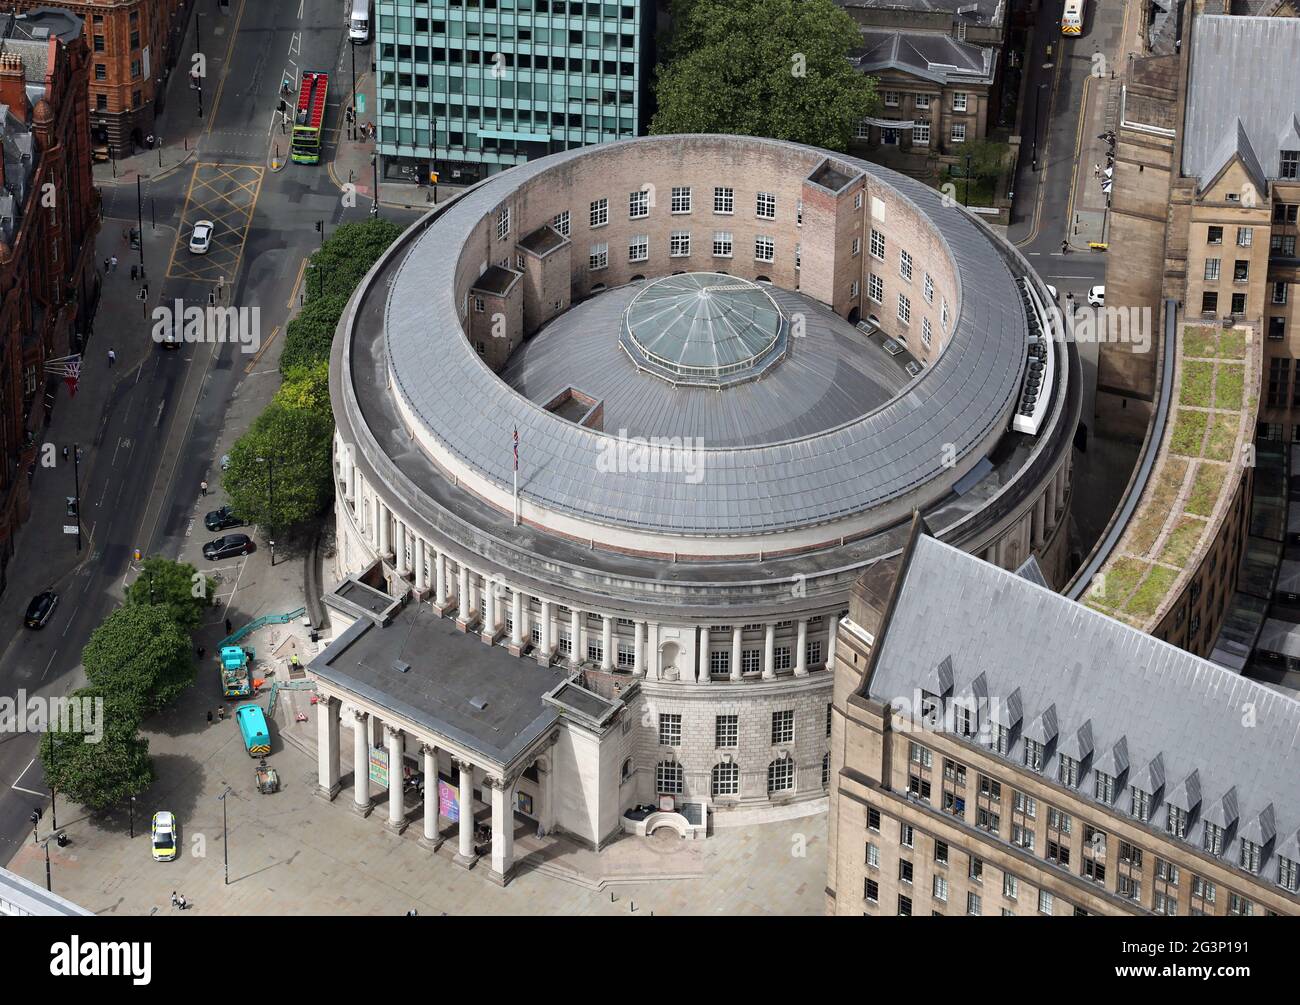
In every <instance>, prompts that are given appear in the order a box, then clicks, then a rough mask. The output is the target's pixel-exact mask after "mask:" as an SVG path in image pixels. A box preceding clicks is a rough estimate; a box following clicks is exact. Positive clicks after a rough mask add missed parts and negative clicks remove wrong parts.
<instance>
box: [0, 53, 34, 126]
mask: <svg viewBox="0 0 1300 1005" xmlns="http://www.w3.org/2000/svg"><path fill="white" fill-rule="evenodd" d="M0 105H8V106H9V111H10V114H12V115H13V116H14V118H16V119H20V120H22V121H23V122H24V123H27V122H30V121H31V111H32V109H31V105H29V104H28V102H27V69H26V67H24V66H23V61H22V58H21V57H20V56H17V55H15V54H13V53H5V54H4V55H2V56H0Z"/></svg>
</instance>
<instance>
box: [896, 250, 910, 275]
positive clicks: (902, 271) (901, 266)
mask: <svg viewBox="0 0 1300 1005" xmlns="http://www.w3.org/2000/svg"><path fill="white" fill-rule="evenodd" d="M898 274H899V275H900V276H902V277H903V278H904V279H906V280H907V281H908V282H909V283H910V282H911V281H912V256H911V255H910V254H908V253H907V252H906V251H903V250H902V249H901V248H900V249H899V252H898Z"/></svg>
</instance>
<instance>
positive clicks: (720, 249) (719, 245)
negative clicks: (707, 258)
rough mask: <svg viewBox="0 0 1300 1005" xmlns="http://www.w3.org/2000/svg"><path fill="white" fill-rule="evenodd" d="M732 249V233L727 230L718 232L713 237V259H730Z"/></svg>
mask: <svg viewBox="0 0 1300 1005" xmlns="http://www.w3.org/2000/svg"><path fill="white" fill-rule="evenodd" d="M731 248H732V242H731V232H730V231H727V230H719V231H716V232H715V233H714V235H713V257H714V258H730V257H731Z"/></svg>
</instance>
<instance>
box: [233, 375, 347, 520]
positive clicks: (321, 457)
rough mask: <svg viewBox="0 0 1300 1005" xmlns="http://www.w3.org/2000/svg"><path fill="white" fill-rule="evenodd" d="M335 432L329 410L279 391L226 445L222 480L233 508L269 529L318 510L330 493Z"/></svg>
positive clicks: (304, 518)
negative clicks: (302, 404)
mask: <svg viewBox="0 0 1300 1005" xmlns="http://www.w3.org/2000/svg"><path fill="white" fill-rule="evenodd" d="M333 437H334V423H333V421H332V420H331V419H330V418H329V416H328V415H321V414H320V413H319V411H317V410H314V409H311V408H299V407H294V406H293V405H291V404H286V403H285V401H284V400H283V399H282V398H281V397H280V396H279V395H278V394H277V396H276V398H275V399H274V400H273V401H272V402H271V404H270V405H268V406H267V407H266V410H265V411H264V412H262V414H261V415H259V416H258V417H257V419H256V420H255V421H254V422H253V425H252V427H251V428H250V429H249V430H248V432H247V433H245V434H244V435H243V436H241V437H240V438H239V439H238V440H237V441H235V445H234V446H233V447H232V448H231V450H230V466H229V467H228V468H227V469H226V472H225V474H224V476H223V484H224V485H225V488H226V491H227V492H228V493H229V494H230V503H231V505H232V506H234V508H235V512H236V513H238V514H239V515H240V516H241V517H243V518H244V520H246V521H247V522H249V523H255V524H260V525H261V526H263V527H267V528H270V529H273V530H284V529H287V528H290V527H296V526H298V525H300V524H303V523H306V522H307V521H308V520H311V519H313V518H315V517H317V516H319V515H320V514H321V513H322V512H324V510H325V508H326V507H327V506H328V505H329V503H330V500H331V498H332V497H333V490H334V476H333V471H332V470H331V460H330V458H331V453H330V451H331V444H332V441H333ZM259 458H261V460H259Z"/></svg>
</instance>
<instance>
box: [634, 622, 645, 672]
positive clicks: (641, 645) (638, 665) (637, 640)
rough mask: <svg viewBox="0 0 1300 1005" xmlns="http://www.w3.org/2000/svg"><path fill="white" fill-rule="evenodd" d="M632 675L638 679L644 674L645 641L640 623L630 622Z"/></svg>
mask: <svg viewBox="0 0 1300 1005" xmlns="http://www.w3.org/2000/svg"><path fill="white" fill-rule="evenodd" d="M632 673H633V674H634V675H635V676H637V677H640V676H642V675H643V674H644V673H645V641H644V636H643V633H642V631H641V622H639V621H633V622H632Z"/></svg>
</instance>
